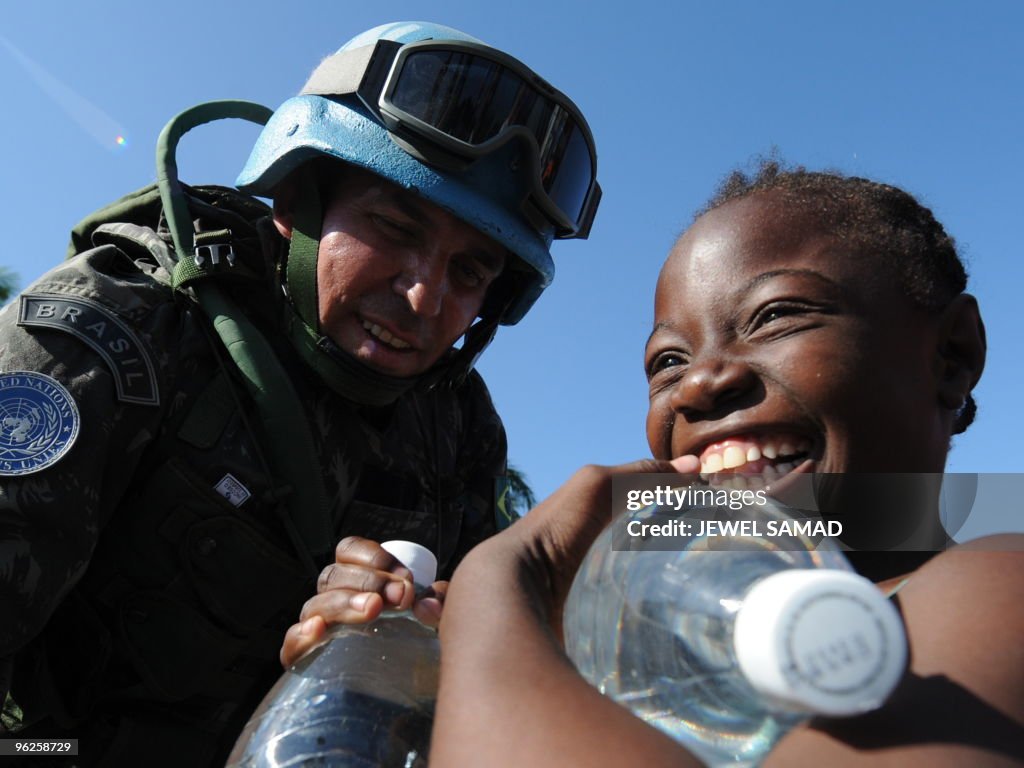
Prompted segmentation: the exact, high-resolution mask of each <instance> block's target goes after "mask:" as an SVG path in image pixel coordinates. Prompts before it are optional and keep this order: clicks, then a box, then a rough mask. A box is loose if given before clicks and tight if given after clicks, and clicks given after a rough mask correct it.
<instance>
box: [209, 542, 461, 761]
mask: <svg viewBox="0 0 1024 768" xmlns="http://www.w3.org/2000/svg"><path fill="white" fill-rule="evenodd" d="M382 546H383V547H384V548H385V549H387V550H388V551H389V552H390V553H391V554H393V555H394V556H395V557H396V558H397V559H398V560H399V561H400V562H401V563H402V564H403V565H405V566H406V567H407V568H409V570H410V571H412V573H413V579H414V581H415V582H416V584H417V585H418V586H425V585H429V584H431V583H433V581H434V576H435V572H436V570H437V560H436V559H435V558H434V555H433V554H432V553H431V552H430V551H429V550H428V549H426V548H424V547H421V546H420V545H418V544H414V543H412V542H408V541H389V542H385V543H384V544H383V545H382ZM440 658H441V657H440V646H439V644H438V640H437V634H436V633H435V632H434V630H433V629H430V628H429V627H426V626H424V625H423V624H421V623H420V622H419V621H417V620H416V618H415V617H414V616H413V615H412V612H411V611H385V612H384V613H382V614H381V616H380V617H378V618H377V619H376V620H375V621H373V622H370V623H368V624H361V625H352V626H347V625H341V626H336V627H333V628H331V630H330V631H329V632H328V633H327V637H326V639H325V642H323V643H322V644H320V645H318V646H317V647H316V648H314V649H313V650H311V651H310V652H309V653H307V654H306V655H305V656H303V657H302V658H301V659H299V661H297V662H296V663H295V664H294V665H292V667H291V668H290V669H288V671H287V672H285V674H284V675H283V676H282V677H281V679H280V680H278V682H277V684H276V685H274V687H273V688H272V689H271V690H270V692H269V693H268V694H267V695H266V697H265V698H264V699H263V702H262V703H261V704H260V706H259V707H258V708H257V709H256V712H255V713H254V714H253V716H252V717H251V718H250V719H249V722H248V723H247V724H246V726H245V728H244V729H243V730H242V734H241V735H240V736H239V738H238V741H237V742H236V743H235V747H234V749H233V750H232V751H231V755H230V757H229V758H228V766H229V768H234V767H237V768H285V766H295V767H296V768H297V767H298V766H339V767H340V766H345V767H346V768H348V767H350V766H359V768H363V767H364V766H365V767H366V768H370V767H371V766H374V767H377V766H379V767H381V768H391V767H392V766H395V768H413V767H414V766H416V767H417V768H418V767H419V766H425V765H426V764H427V753H428V752H429V750H430V730H431V726H432V724H433V718H434V704H435V701H436V699H437V680H438V670H439V664H440Z"/></svg>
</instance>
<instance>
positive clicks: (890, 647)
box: [733, 569, 907, 716]
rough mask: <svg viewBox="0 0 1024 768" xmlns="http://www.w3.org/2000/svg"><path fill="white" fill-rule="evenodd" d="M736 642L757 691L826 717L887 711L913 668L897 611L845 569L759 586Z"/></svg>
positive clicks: (788, 576) (786, 575)
mask: <svg viewBox="0 0 1024 768" xmlns="http://www.w3.org/2000/svg"><path fill="white" fill-rule="evenodd" d="M733 642H734V645H735V649H736V658H737V660H738V661H739V665H740V670H741V671H742V672H743V674H744V676H745V677H746V678H747V680H748V681H749V682H750V684H751V685H752V686H753V687H754V688H755V689H756V690H757V691H758V692H760V693H761V694H763V695H765V696H767V697H768V698H770V699H772V700H774V701H775V702H776V703H778V704H781V705H782V706H784V707H786V708H787V709H791V710H798V711H806V712H814V713H818V714H822V715H835V716H842V715H853V714H858V713H861V712H867V711H869V710H872V709H876V708H878V707H880V706H881V705H882V703H883V702H884V701H885V700H886V698H888V696H889V694H890V693H891V692H892V689H893V688H895V687H896V684H897V683H898V682H899V680H900V678H901V677H902V675H903V671H904V668H905V667H906V663H907V639H906V634H905V633H904V629H903V621H902V620H901V618H900V615H899V613H898V612H897V611H896V608H895V607H894V606H893V605H892V603H891V602H890V601H889V600H887V599H885V597H884V596H883V595H882V593H881V592H880V591H879V590H878V588H877V587H876V586H875V585H874V584H872V583H871V582H870V581H868V580H867V579H865V578H863V577H861V576H858V575H856V574H854V573H848V572H846V571H834V570H807V569H795V570H788V571H782V572H780V573H775V574H772V575H771V576H768V577H766V578H764V579H762V580H761V581H759V582H757V583H755V584H754V586H753V587H752V588H751V590H750V591H749V592H748V593H747V596H746V598H745V599H744V600H743V604H742V605H741V606H740V609H739V611H738V612H737V614H736V625H735V632H734V635H733Z"/></svg>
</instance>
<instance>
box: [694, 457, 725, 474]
mask: <svg viewBox="0 0 1024 768" xmlns="http://www.w3.org/2000/svg"><path fill="white" fill-rule="evenodd" d="M724 467H725V465H724V464H723V462H722V456H721V454H718V453H712V454H711V455H710V456H708V457H707V458H706V459H705V460H704V465H703V466H702V467H701V468H700V471H701V472H707V473H709V474H713V473H715V472H721V471H722V469H724Z"/></svg>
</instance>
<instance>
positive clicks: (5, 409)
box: [0, 371, 79, 477]
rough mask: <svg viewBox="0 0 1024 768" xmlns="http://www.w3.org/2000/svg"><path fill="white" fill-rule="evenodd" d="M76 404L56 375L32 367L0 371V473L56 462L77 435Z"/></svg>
mask: <svg viewBox="0 0 1024 768" xmlns="http://www.w3.org/2000/svg"><path fill="white" fill-rule="evenodd" d="M78 425H79V416H78V406H77V405H75V401H74V400H73V399H72V398H71V393H69V392H68V391H67V390H66V389H65V388H64V386H63V385H62V384H61V383H60V382H59V381H57V380H56V379H51V378H50V377H49V376H46V375H44V374H42V373H34V372H32V371H16V372H13V373H0V476H7V477H10V476H14V475H28V474H31V473H32V472H38V471H40V470H42V469H46V468H47V467H49V466H51V465H53V464H56V463H57V462H58V461H60V459H61V457H63V456H64V454H65V453H67V452H68V450H70V448H71V446H72V445H74V442H75V439H76V438H77V437H78Z"/></svg>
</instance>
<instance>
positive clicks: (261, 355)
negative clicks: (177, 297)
mask: <svg viewBox="0 0 1024 768" xmlns="http://www.w3.org/2000/svg"><path fill="white" fill-rule="evenodd" d="M193 290H195V292H196V296H197V297H198V299H199V305H200V306H201V307H202V308H203V311H204V312H206V314H207V315H208V316H209V317H210V319H211V320H212V321H213V327H214V330H216V332H217V335H218V336H220V338H221V341H223V342H224V347H225V348H226V349H227V352H228V355H230V357H231V359H232V360H233V361H234V363H235V365H236V366H237V367H238V370H239V371H241V373H242V377H243V378H244V380H245V383H246V386H247V387H248V389H249V392H250V394H251V395H252V398H253V400H254V401H255V403H256V407H257V408H258V409H259V412H260V416H261V417H262V422H263V426H264V431H265V433H266V436H267V438H268V441H267V452H268V455H269V456H270V459H271V466H273V467H274V468H275V469H276V470H277V471H278V472H279V473H280V474H281V475H282V477H284V478H285V479H286V480H287V481H288V482H289V483H290V484H291V486H292V493H291V495H290V497H289V499H288V504H287V506H288V509H289V511H290V512H291V520H292V522H293V523H294V524H295V527H296V529H297V530H298V533H299V536H300V537H301V539H302V542H303V543H304V544H305V548H306V551H307V553H308V554H309V555H310V556H311V557H312V559H313V560H314V561H316V560H317V558H318V557H319V556H321V555H323V554H325V553H326V552H328V551H329V550H330V548H331V547H332V546H333V543H334V542H333V541H332V530H331V525H330V505H329V504H328V501H327V493H326V491H325V490H324V486H323V478H322V477H321V476H320V472H319V471H318V467H319V463H317V462H311V461H310V459H311V457H315V456H316V455H317V450H316V446H315V445H314V443H313V437H312V435H311V434H310V431H309V423H308V417H307V416H306V413H305V411H304V410H303V408H302V404H301V401H300V400H299V395H298V393H297V392H296V391H295V388H294V387H293V386H292V383H291V380H290V379H289V378H288V375H287V374H286V373H285V371H284V368H283V367H282V366H281V363H280V361H279V360H278V359H277V356H276V355H275V354H274V351H273V350H272V349H271V347H270V344H268V343H267V340H266V339H265V338H263V336H262V335H261V334H260V333H259V332H258V331H257V330H256V328H255V327H254V326H253V325H252V324H251V323H250V322H249V321H248V320H247V319H246V318H245V315H244V313H243V312H242V310H241V309H239V308H238V306H236V305H235V304H234V302H232V301H231V300H230V299H229V298H228V297H227V296H225V295H224V294H223V293H222V292H221V291H220V290H218V288H217V286H216V285H214V284H213V283H212V282H203V283H197V284H196V285H195V286H194V288H193ZM311 470H312V471H311ZM314 567H315V566H314Z"/></svg>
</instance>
